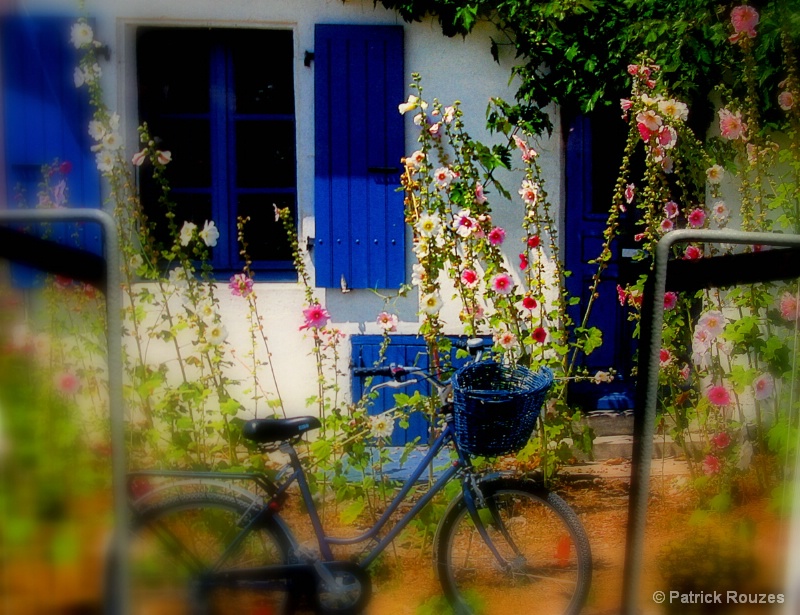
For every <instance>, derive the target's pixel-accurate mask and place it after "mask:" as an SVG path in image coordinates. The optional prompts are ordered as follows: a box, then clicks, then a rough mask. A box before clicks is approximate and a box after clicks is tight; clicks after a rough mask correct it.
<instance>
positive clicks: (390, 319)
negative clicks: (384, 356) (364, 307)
mask: <svg viewBox="0 0 800 615" xmlns="http://www.w3.org/2000/svg"><path fill="white" fill-rule="evenodd" d="M375 322H376V323H378V326H379V327H380V328H381V329H383V330H384V331H397V316H396V315H395V314H390V313H389V312H381V313H380V314H378V318H377V319H376V320H375Z"/></svg>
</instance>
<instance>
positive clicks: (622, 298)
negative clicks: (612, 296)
mask: <svg viewBox="0 0 800 615" xmlns="http://www.w3.org/2000/svg"><path fill="white" fill-rule="evenodd" d="M617 299H619V304H620V305H625V304H626V303H627V301H628V291H627V290H625V289H624V288H622V286H620V285H619V284H617Z"/></svg>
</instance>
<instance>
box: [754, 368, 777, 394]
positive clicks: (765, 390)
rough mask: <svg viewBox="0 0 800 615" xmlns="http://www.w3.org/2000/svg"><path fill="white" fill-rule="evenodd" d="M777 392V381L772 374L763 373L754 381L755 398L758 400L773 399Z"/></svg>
mask: <svg viewBox="0 0 800 615" xmlns="http://www.w3.org/2000/svg"><path fill="white" fill-rule="evenodd" d="M774 390H775V379H774V378H773V377H772V374H769V373H766V372H765V373H763V374H761V375H760V376H758V377H756V378H755V380H753V396H754V397H755V398H756V399H758V400H764V399H767V398H768V397H772V392H773V391H774Z"/></svg>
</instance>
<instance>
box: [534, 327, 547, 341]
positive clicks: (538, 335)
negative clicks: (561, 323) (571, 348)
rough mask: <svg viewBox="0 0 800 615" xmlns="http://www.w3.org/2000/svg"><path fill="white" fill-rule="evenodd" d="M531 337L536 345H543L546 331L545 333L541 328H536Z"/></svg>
mask: <svg viewBox="0 0 800 615" xmlns="http://www.w3.org/2000/svg"><path fill="white" fill-rule="evenodd" d="M531 337H532V338H533V341H534V342H536V343H537V344H544V341H545V340H546V339H547V331H545V330H544V328H543V327H536V328H535V329H534V330H533V333H531Z"/></svg>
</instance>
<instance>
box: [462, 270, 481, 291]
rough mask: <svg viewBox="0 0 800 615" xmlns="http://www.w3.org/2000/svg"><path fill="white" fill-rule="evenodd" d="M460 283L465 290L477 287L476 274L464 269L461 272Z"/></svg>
mask: <svg viewBox="0 0 800 615" xmlns="http://www.w3.org/2000/svg"><path fill="white" fill-rule="evenodd" d="M461 283H462V284H463V285H464V286H466V287H467V288H475V287H476V286H477V285H478V274H477V273H475V272H474V271H473V270H472V269H464V271H462V272H461Z"/></svg>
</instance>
